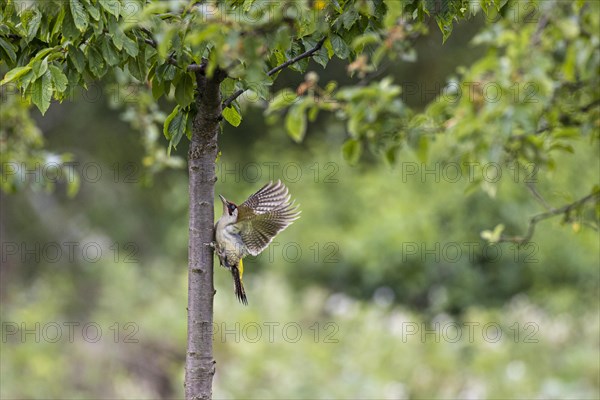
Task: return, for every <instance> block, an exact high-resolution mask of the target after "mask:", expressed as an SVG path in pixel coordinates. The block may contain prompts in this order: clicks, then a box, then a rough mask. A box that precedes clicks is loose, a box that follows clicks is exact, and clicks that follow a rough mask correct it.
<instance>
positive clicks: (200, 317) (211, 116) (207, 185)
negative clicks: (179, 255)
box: [184, 70, 224, 400]
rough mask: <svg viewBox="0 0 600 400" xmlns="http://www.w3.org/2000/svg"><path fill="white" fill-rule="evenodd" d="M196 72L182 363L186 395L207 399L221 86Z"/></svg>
mask: <svg viewBox="0 0 600 400" xmlns="http://www.w3.org/2000/svg"><path fill="white" fill-rule="evenodd" d="M222 75H223V73H222V72H221V71H219V70H217V71H215V73H214V74H213V77H211V78H207V77H206V76H204V74H203V73H201V72H197V73H196V82H197V93H198V94H197V96H196V105H197V106H198V114H197V115H196V117H195V119H194V121H193V133H192V140H191V143H190V149H189V152H188V171H189V196H190V216H189V218H190V226H189V229H190V236H189V248H188V257H189V259H188V264H189V265H188V343H187V354H186V363H185V383H184V386H185V398H186V399H187V400H192V399H194V400H196V399H203V400H205V399H211V398H212V379H213V375H214V374H215V360H214V359H213V348H212V333H213V332H212V330H213V297H214V294H215V290H214V284H213V253H212V249H211V248H210V247H208V246H206V243H210V242H212V240H213V225H214V201H213V200H214V188H215V182H216V180H217V178H216V175H215V160H216V158H217V151H218V149H217V134H218V132H219V120H220V116H221V95H220V91H219V86H220V83H221V81H222V80H223V78H224V76H222Z"/></svg>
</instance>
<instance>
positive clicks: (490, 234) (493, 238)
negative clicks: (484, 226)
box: [481, 224, 504, 243]
mask: <svg viewBox="0 0 600 400" xmlns="http://www.w3.org/2000/svg"><path fill="white" fill-rule="evenodd" d="M503 231H504V225H502V224H498V225H496V227H495V228H494V230H493V231H490V230H485V231H482V232H481V238H482V239H484V240H487V241H488V242H490V243H498V241H500V237H501V236H502V232H503Z"/></svg>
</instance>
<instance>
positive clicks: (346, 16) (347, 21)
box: [342, 8, 358, 30]
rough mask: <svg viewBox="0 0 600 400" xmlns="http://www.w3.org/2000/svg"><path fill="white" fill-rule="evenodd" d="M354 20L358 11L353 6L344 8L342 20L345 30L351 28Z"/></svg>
mask: <svg viewBox="0 0 600 400" xmlns="http://www.w3.org/2000/svg"><path fill="white" fill-rule="evenodd" d="M356 20H358V13H357V12H356V10H354V9H353V8H350V9H348V10H346V11H345V12H344V13H343V14H342V22H343V23H344V28H345V29H346V30H350V28H352V25H354V23H355V22H356Z"/></svg>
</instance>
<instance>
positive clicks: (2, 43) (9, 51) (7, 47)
mask: <svg viewBox="0 0 600 400" xmlns="http://www.w3.org/2000/svg"><path fill="white" fill-rule="evenodd" d="M0 47H2V48H3V49H4V51H5V52H6V55H7V56H8V58H10V61H11V62H13V63H14V62H15V61H17V54H16V53H15V50H14V48H13V45H12V44H10V43H8V42H7V41H6V40H4V39H3V38H1V37H0Z"/></svg>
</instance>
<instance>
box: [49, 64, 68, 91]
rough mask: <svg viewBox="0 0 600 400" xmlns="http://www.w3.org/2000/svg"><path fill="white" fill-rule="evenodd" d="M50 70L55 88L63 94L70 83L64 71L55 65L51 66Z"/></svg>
mask: <svg viewBox="0 0 600 400" xmlns="http://www.w3.org/2000/svg"><path fill="white" fill-rule="evenodd" d="M48 69H49V70H50V76H51V77H52V84H53V85H54V88H55V89H56V90H57V91H59V92H61V93H62V92H64V91H65V90H67V84H68V83H69V80H68V79H67V76H66V75H65V74H64V73H63V72H62V70H61V69H60V68H58V67H57V66H55V65H50V67H48Z"/></svg>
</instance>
